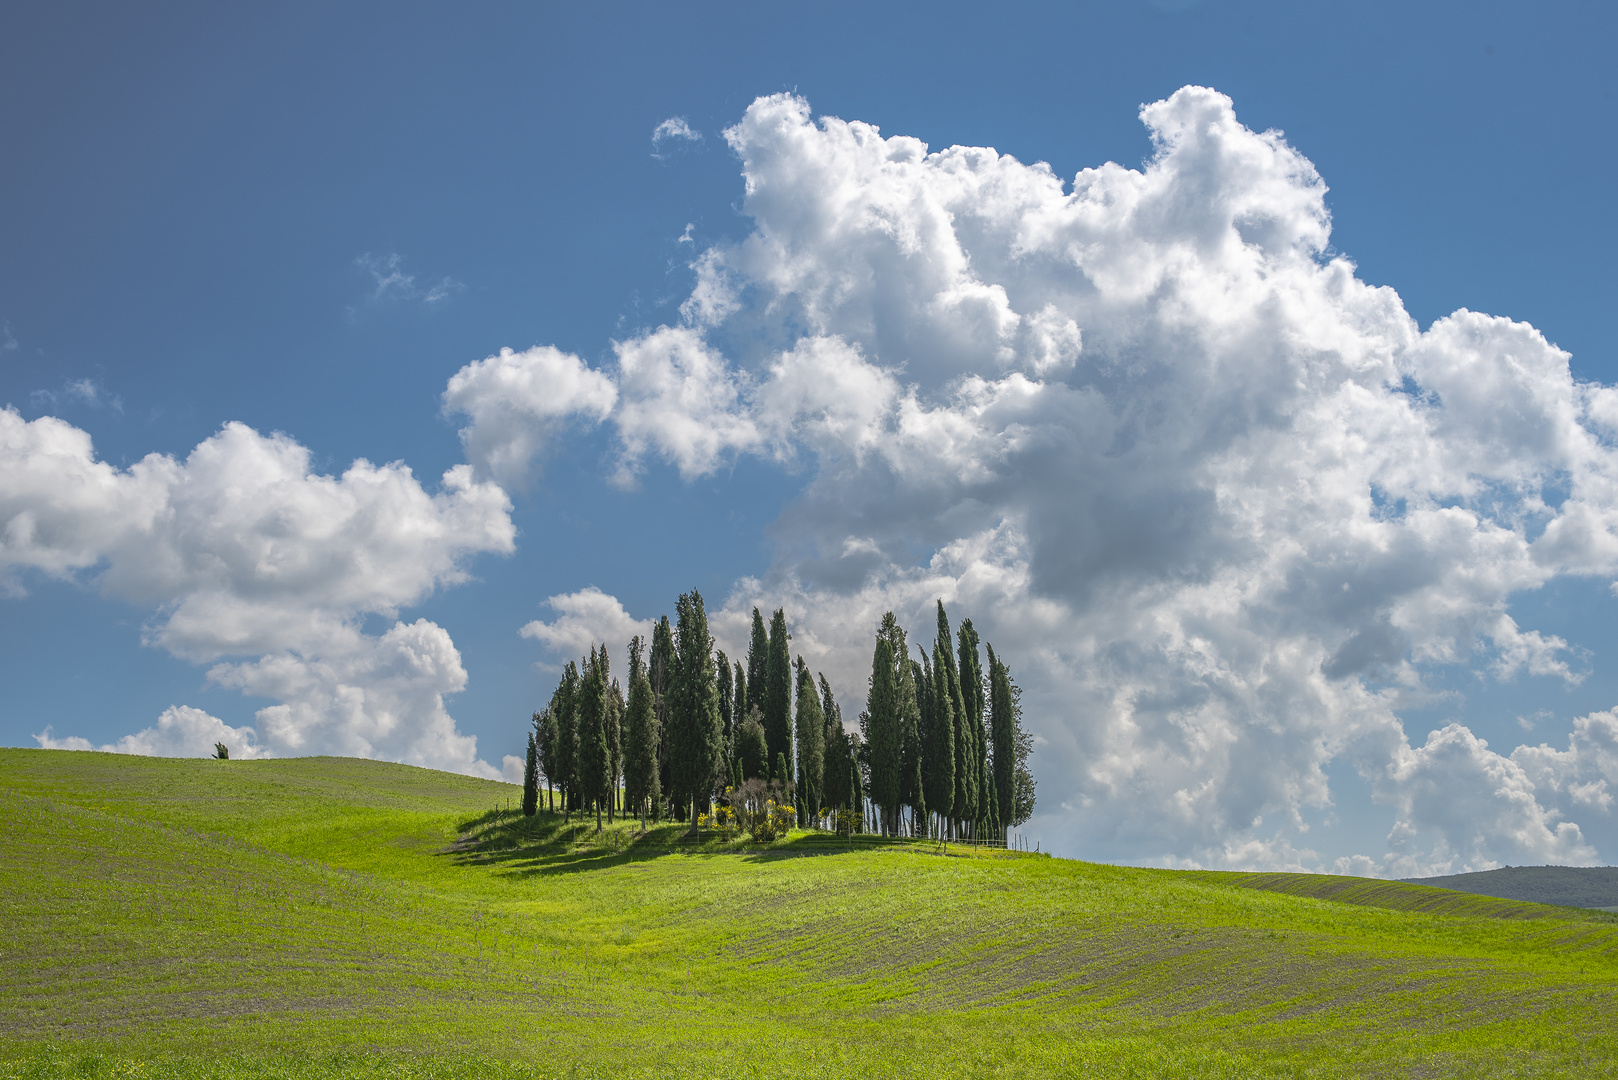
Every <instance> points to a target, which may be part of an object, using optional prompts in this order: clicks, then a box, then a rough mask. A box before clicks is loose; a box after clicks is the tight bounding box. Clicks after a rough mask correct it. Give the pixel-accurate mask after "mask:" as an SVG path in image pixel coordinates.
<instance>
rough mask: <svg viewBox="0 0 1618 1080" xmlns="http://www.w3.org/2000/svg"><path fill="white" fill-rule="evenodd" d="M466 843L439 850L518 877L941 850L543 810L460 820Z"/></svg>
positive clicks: (903, 842) (881, 840) (919, 844)
mask: <svg viewBox="0 0 1618 1080" xmlns="http://www.w3.org/2000/svg"><path fill="white" fill-rule="evenodd" d="M456 830H457V832H458V833H459V834H460V838H459V839H458V840H456V842H455V843H454V844H451V845H450V846H449V847H448V848H445V849H443V850H442V851H440V852H439V854H440V855H441V856H444V857H446V858H449V859H451V860H453V861H454V862H455V863H456V864H458V865H465V866H483V867H489V868H491V869H496V870H497V871H498V872H500V873H503V874H512V875H516V876H520V877H528V876H532V875H549V874H569V873H579V872H581V871H586V870H604V869H608V868H610V867H614V866H623V865H626V864H629V863H636V862H645V861H647V860H650V859H659V858H664V857H666V856H669V855H731V856H736V857H739V858H742V859H744V860H746V861H748V862H773V861H776V860H779V859H790V858H802V857H804V856H815V855H841V854H846V853H849V852H852V851H869V850H873V849H884V848H886V849H899V848H905V849H912V850H921V851H928V852H936V851H938V850H939V847H938V845H937V844H934V843H931V842H927V841H917V840H907V839H893V838H888V837H877V836H870V835H864V836H858V837H855V838H853V839H852V840H850V839H847V838H844V837H839V836H836V835H834V834H832V833H797V834H794V835H793V836H791V837H789V838H788V839H785V840H778V841H775V842H773V843H770V844H757V843H754V842H753V841H752V839H751V838H749V837H745V836H743V837H731V838H728V839H727V838H725V837H722V836H720V835H719V834H717V833H715V832H713V831H711V830H704V832H703V833H702V834H701V835H700V836H698V837H692V836H691V835H690V826H689V825H687V824H684V823H681V822H677V821H674V822H663V823H660V824H653V825H652V826H651V827H650V828H648V829H647V830H646V831H645V832H642V831H641V829H640V823H639V822H638V821H633V822H628V821H623V820H619V821H617V822H615V823H613V824H611V825H607V826H605V828H603V830H602V831H601V832H600V833H597V832H596V824H595V818H594V816H591V817H589V818H584V817H582V816H581V815H579V814H574V815H572V818H571V820H565V819H564V818H563V815H562V814H560V813H554V812H547V811H543V810H542V811H540V812H539V813H538V814H536V815H534V816H533V817H531V818H525V817H523V816H522V815H521V814H513V813H511V812H508V811H505V810H500V809H496V810H490V811H488V812H486V813H483V814H479V815H478V816H476V817H471V818H467V819H465V820H463V821H459V822H457V823H456Z"/></svg>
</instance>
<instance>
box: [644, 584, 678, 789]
mask: <svg viewBox="0 0 1618 1080" xmlns="http://www.w3.org/2000/svg"><path fill="white" fill-rule="evenodd" d="M673 673H674V631H673V629H671V628H670V626H669V617H668V616H667V615H665V616H663V617H662V618H661V619H659V620H658V623H657V626H656V627H654V628H653V629H652V655H651V658H650V660H649V661H648V666H647V676H648V677H649V678H650V679H651V680H652V707H653V709H654V710H655V711H656V713H657V739H658V742H657V783H658V791H659V792H660V796H659V800H660V801H661V798H662V797H663V796H668V797H670V798H672V797H673V791H674V787H673V784H674V779H673V776H672V775H671V774H670V772H669V684H670V680H671V679H672V678H673ZM675 802H676V804H678V802H679V800H677V799H676V800H675ZM657 813H658V804H653V807H652V814H653V816H654V817H655V816H656V815H657ZM675 816H676V817H678V818H680V819H681V820H684V819H685V812H684V811H683V810H680V809H679V808H678V806H676V814H675Z"/></svg>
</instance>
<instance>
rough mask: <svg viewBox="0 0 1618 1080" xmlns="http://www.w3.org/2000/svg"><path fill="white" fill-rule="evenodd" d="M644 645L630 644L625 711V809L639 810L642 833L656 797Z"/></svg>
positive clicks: (653, 714)
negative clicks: (627, 697)
mask: <svg viewBox="0 0 1618 1080" xmlns="http://www.w3.org/2000/svg"><path fill="white" fill-rule="evenodd" d="M645 648H646V643H645V642H644V641H642V640H641V638H640V637H639V636H636V638H635V639H634V640H633V641H631V642H630V643H629V704H628V705H627V706H626V707H625V709H624V808H625V810H626V811H628V810H629V809H630V808H633V809H634V810H638V811H640V827H641V831H642V832H645V831H646V815H647V813H648V812H649V810H650V809H651V808H652V807H654V806H656V805H657V801H658V798H659V792H658V775H657V772H658V770H657V746H658V742H659V741H660V740H659V737H658V730H657V710H656V707H655V704H654V702H653V699H652V680H651V678H650V677H649V676H648V675H647V673H646V662H645V659H644V657H643V655H642V653H643V651H644V650H645Z"/></svg>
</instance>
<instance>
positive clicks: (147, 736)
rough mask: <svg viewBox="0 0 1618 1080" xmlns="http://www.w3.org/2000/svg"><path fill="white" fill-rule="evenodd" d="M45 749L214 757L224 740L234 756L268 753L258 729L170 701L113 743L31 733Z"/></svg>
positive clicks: (253, 755)
mask: <svg viewBox="0 0 1618 1080" xmlns="http://www.w3.org/2000/svg"><path fill="white" fill-rule="evenodd" d="M34 740H35V741H36V742H38V743H39V745H40V746H42V747H44V748H45V749H46V750H100V751H102V752H104V753H108V754H142V755H145V756H147V757H213V756H214V749H215V746H214V744H215V743H224V744H225V746H226V747H227V748H228V749H229V750H230V756H231V757H232V758H233V759H252V758H261V757H268V756H269V755H268V754H267V753H266V751H265V750H264V749H263V748H262V747H260V746H259V745H258V733H257V732H256V731H254V730H253V729H252V728H250V727H239V728H237V727H231V726H230V725H229V724H227V723H225V722H224V721H223V720H221V719H219V717H217V716H211V715H209V714H208V713H205V712H203V711H202V710H201V709H193V708H191V707H190V706H189V705H171V706H169V707H168V708H166V709H164V710H163V713H162V715H161V716H159V717H158V718H157V723H156V724H155V725H153V726H152V727H149V728H142V729H141V730H140V731H137V732H135V733H134V734H133V735H125V736H124V737H123V738H121V739H119V740H118V741H117V742H114V743H105V744H103V745H101V746H95V745H93V744H92V743H91V742H90V740H89V739H86V738H83V737H82V736H78V735H69V736H67V737H66V738H61V739H59V738H57V737H56V736H55V734H54V733H53V732H52V730H51V729H50V728H49V727H47V728H46V729H45V730H44V731H43V732H41V733H40V734H38V735H35V736H34Z"/></svg>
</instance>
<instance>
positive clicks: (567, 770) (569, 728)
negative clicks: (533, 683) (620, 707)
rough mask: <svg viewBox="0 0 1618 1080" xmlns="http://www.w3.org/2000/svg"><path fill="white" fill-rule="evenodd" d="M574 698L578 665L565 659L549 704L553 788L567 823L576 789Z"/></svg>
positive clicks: (575, 712) (577, 761) (571, 813)
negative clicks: (553, 749) (553, 721)
mask: <svg viewBox="0 0 1618 1080" xmlns="http://www.w3.org/2000/svg"><path fill="white" fill-rule="evenodd" d="M578 699H579V666H578V665H577V664H575V663H574V662H573V661H571V660H569V661H568V662H567V666H566V667H565V668H563V669H562V682H561V685H559V686H558V687H557V688H556V696H555V698H553V699H552V704H551V715H553V716H554V717H555V718H556V778H555V779H556V786H557V787H558V788H560V789H561V796H562V815H563V820H569V821H570V820H572V815H573V807H574V805H575V803H576V802H577V801H578V790H579V782H578V769H579V729H578V713H577V709H578Z"/></svg>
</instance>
